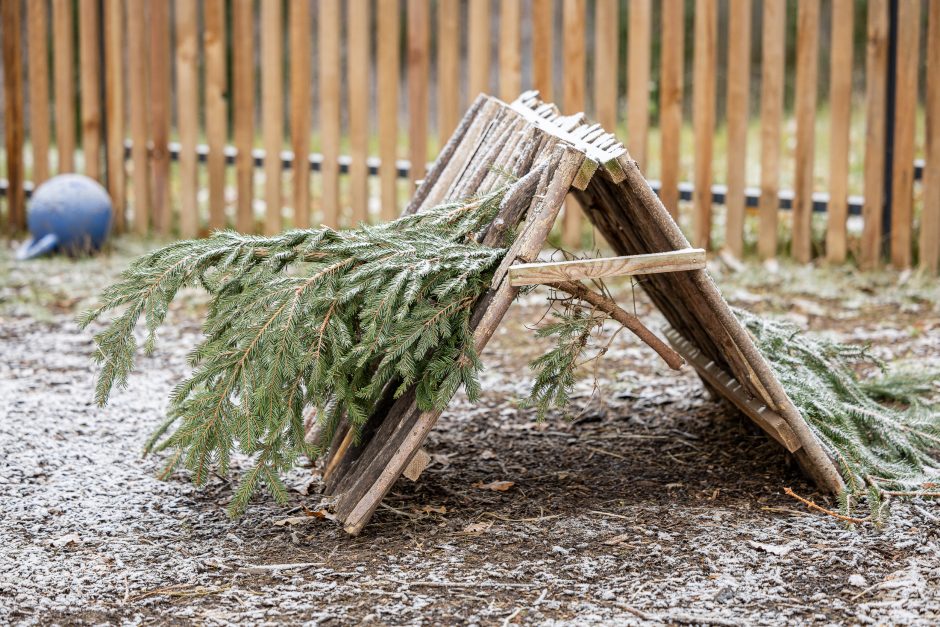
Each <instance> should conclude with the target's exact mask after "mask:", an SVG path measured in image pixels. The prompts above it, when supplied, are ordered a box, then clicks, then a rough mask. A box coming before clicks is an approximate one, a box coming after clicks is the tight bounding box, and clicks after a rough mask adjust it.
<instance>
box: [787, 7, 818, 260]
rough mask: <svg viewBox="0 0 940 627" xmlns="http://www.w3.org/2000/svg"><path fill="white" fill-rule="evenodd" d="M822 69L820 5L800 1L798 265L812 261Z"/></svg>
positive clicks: (795, 247) (794, 228) (795, 237)
mask: <svg viewBox="0 0 940 627" xmlns="http://www.w3.org/2000/svg"><path fill="white" fill-rule="evenodd" d="M818 67H819V2H818V0H800V2H799V5H798V9H797V24H796V103H795V109H796V159H795V160H796V164H795V165H796V172H795V176H794V179H793V181H794V182H793V226H792V236H793V245H792V250H791V254H792V255H793V258H794V259H795V260H796V261H798V262H799V263H809V262H810V260H812V258H813V233H812V219H813V166H814V164H815V159H814V157H815V154H816V150H815V141H816V79H817V74H818Z"/></svg>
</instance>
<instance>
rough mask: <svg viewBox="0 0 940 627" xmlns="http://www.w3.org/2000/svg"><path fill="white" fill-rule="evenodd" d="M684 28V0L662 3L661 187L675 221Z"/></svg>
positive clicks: (660, 93) (677, 213)
mask: <svg viewBox="0 0 940 627" xmlns="http://www.w3.org/2000/svg"><path fill="white" fill-rule="evenodd" d="M684 24H685V2H684V0H663V6H662V29H663V32H662V61H661V69H660V72H661V78H660V86H659V126H660V139H661V141H662V148H661V153H662V156H661V158H660V161H661V166H660V167H661V172H660V179H661V180H662V187H661V188H660V191H659V196H660V198H661V199H662V201H663V205H665V207H666V209H667V210H668V211H669V214H670V215H671V216H672V217H673V219H675V218H678V216H679V139H680V133H681V132H682V92H683V82H684V81H683V73H684V70H683V65H684V58H685V33H684V26H683V25H684Z"/></svg>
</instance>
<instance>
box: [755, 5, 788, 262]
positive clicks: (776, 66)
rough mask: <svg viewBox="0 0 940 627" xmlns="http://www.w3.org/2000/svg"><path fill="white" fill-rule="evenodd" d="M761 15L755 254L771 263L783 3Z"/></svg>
mask: <svg viewBox="0 0 940 627" xmlns="http://www.w3.org/2000/svg"><path fill="white" fill-rule="evenodd" d="M763 12H764V15H763V22H762V26H761V29H762V34H761V40H762V41H761V46H762V50H761V88H760V202H759V206H758V216H757V220H758V227H757V254H758V255H759V256H760V258H761V259H773V258H774V257H776V255H777V218H778V210H779V205H780V200H779V194H780V127H781V124H782V123H783V86H784V76H783V75H784V70H785V67H786V32H787V31H786V27H787V24H786V19H787V12H786V5H785V4H784V3H783V2H765V3H764V5H763Z"/></svg>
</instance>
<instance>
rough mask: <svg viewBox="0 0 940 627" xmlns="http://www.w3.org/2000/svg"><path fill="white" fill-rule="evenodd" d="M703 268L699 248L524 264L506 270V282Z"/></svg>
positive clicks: (534, 282)
mask: <svg viewBox="0 0 940 627" xmlns="http://www.w3.org/2000/svg"><path fill="white" fill-rule="evenodd" d="M703 268H705V251H704V250H703V249H701V248H688V249H685V250H671V251H668V252H664V253H651V254H647V255H627V256H624V257H604V258H602V259H577V260H574V261H554V262H546V263H523V264H518V265H515V266H512V267H511V268H509V282H510V284H511V285H515V286H522V285H545V284H546V283H555V282H557V281H583V280H590V279H603V278H606V277H615V276H638V275H643V274H661V273H663V272H683V271H688V270H701V269H703Z"/></svg>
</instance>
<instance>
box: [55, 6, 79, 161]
mask: <svg viewBox="0 0 940 627" xmlns="http://www.w3.org/2000/svg"><path fill="white" fill-rule="evenodd" d="M72 41H73V37H72V2H71V1H70V0H52V55H53V56H52V68H53V70H52V71H53V80H54V82H55V139H56V146H57V147H58V153H59V168H58V171H59V172H60V173H62V172H73V171H74V170H75V77H74V76H73V74H72V72H73V56H72V55H73V52H72Z"/></svg>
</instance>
